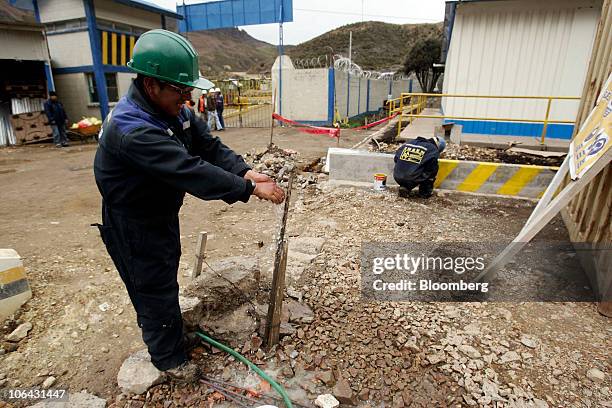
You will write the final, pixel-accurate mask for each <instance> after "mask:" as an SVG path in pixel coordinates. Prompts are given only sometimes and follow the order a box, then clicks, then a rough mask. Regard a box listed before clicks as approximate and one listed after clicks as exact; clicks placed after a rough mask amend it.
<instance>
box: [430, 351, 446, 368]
mask: <svg viewBox="0 0 612 408" xmlns="http://www.w3.org/2000/svg"><path fill="white" fill-rule="evenodd" d="M444 358H445V356H444V352H443V351H440V352H438V353H434V354H430V355H428V356H427V361H429V364H431V365H434V364H438V363H439V362H440V361H444Z"/></svg>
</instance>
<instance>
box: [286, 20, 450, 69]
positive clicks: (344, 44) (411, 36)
mask: <svg viewBox="0 0 612 408" xmlns="http://www.w3.org/2000/svg"><path fill="white" fill-rule="evenodd" d="M351 31H352V32H353V61H354V62H355V63H356V64H357V65H359V66H361V68H363V69H367V70H393V69H399V68H401V66H402V65H403V62H404V58H406V55H407V54H408V52H409V51H410V48H412V46H413V45H414V44H415V42H416V41H418V40H419V39H425V38H431V37H437V38H440V39H441V38H442V23H435V24H405V25H400V24H389V23H382V22H377V21H367V22H363V23H355V24H349V25H345V26H342V27H339V28H336V29H335V30H332V31H329V32H327V33H325V34H322V35H320V36H318V37H315V38H313V39H312V40H309V41H306V42H304V43H302V44H299V45H298V46H296V47H295V48H294V49H292V50H290V51H289V52H288V54H289V55H290V56H291V58H292V59H301V58H312V57H318V56H322V55H325V54H329V53H330V50H329V48H327V46H329V47H331V48H333V50H334V54H342V55H343V56H348V48H349V32H351Z"/></svg>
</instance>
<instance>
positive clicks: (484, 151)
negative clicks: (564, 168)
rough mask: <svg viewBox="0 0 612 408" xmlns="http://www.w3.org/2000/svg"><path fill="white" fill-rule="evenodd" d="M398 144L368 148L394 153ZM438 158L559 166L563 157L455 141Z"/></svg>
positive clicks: (383, 144) (399, 144)
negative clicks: (542, 155)
mask: <svg viewBox="0 0 612 408" xmlns="http://www.w3.org/2000/svg"><path fill="white" fill-rule="evenodd" d="M400 146H401V143H391V144H387V143H379V144H378V145H376V144H374V145H370V146H369V148H368V149H369V150H370V151H376V152H381V153H395V152H396V150H397V149H398V148H399V147H400ZM440 158H442V159H450V160H469V161H481V162H490V163H508V164H531V165H537V166H560V165H561V163H562V162H563V157H540V156H536V155H530V154H527V153H521V152H513V151H509V150H504V149H494V148H489V147H477V146H470V145H467V144H462V145H458V144H455V143H448V144H447V145H446V150H445V151H444V152H443V153H442V155H441V156H440Z"/></svg>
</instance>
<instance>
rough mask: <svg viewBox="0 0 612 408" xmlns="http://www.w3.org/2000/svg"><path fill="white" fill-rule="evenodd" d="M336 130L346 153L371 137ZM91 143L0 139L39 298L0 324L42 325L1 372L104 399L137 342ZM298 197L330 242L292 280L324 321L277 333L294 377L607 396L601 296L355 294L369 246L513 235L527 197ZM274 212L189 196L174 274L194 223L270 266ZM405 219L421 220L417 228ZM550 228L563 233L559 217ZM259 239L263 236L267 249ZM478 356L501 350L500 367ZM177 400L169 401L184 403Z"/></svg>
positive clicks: (10, 238) (299, 146)
mask: <svg viewBox="0 0 612 408" xmlns="http://www.w3.org/2000/svg"><path fill="white" fill-rule="evenodd" d="M219 135H220V136H222V138H223V140H224V142H225V143H226V144H228V145H229V146H231V147H232V148H234V149H235V150H237V151H239V152H242V153H244V152H246V151H248V150H251V149H255V148H258V147H264V146H266V145H267V143H268V141H269V130H268V129H247V130H234V129H230V130H227V131H225V132H222V133H219ZM275 135H276V137H275V143H276V144H278V145H280V146H281V147H283V148H291V149H294V150H297V151H298V152H299V153H300V156H299V158H300V159H302V160H304V161H305V162H307V161H309V160H312V159H315V158H318V157H321V156H324V155H325V152H326V150H327V148H328V147H330V146H335V145H336V142H335V141H334V140H332V139H329V138H327V137H323V136H312V135H306V134H303V133H299V132H296V131H294V130H290V129H278V130H276V132H275ZM342 135H343V139H342V140H341V146H342V147H350V146H352V145H353V144H355V143H356V142H357V141H359V140H361V139H362V138H363V137H364V136H365V135H364V134H363V133H356V132H349V131H343V133H342ZM94 153H95V145H75V146H73V147H70V148H67V149H61V150H57V149H55V148H51V147H49V146H40V147H39V146H31V147H26V148H18V149H14V148H9V149H0V191H1V195H2V199H1V200H0V219H1V220H2V224H1V225H0V247H2V248H14V249H16V250H17V251H18V252H19V253H20V255H21V256H22V257H23V258H24V265H25V267H26V271H27V274H28V278H29V280H30V284H31V286H32V289H33V293H34V297H33V298H32V299H31V300H30V301H29V302H28V304H27V305H26V307H24V308H23V310H22V312H21V313H20V314H19V316H18V320H17V321H12V322H10V323H9V324H7V325H5V326H4V327H2V329H1V330H0V336H1V337H3V336H4V335H5V334H6V333H7V332H9V331H10V330H12V329H13V328H14V327H15V326H16V324H18V323H19V322H21V321H29V322H32V323H33V325H34V328H33V330H32V331H31V332H30V334H29V335H28V337H27V338H26V339H25V340H23V341H22V342H21V343H19V347H18V349H17V350H16V351H13V352H9V353H7V354H5V355H4V356H2V357H0V374H4V375H5V376H6V378H7V381H6V384H5V385H6V386H33V385H38V384H40V383H42V381H44V380H45V379H46V378H47V377H48V376H49V375H53V376H55V377H57V382H56V384H55V386H56V387H62V386H65V387H68V388H69V389H70V390H72V391H79V390H81V389H87V390H88V391H89V392H91V393H93V394H96V395H99V396H101V397H103V398H108V401H109V403H110V402H113V401H114V398H115V396H116V395H117V394H119V390H118V388H117V385H116V375H117V371H118V369H119V366H120V365H121V363H122V362H123V360H124V359H125V358H126V357H127V356H128V355H129V354H131V353H132V352H134V351H135V350H138V349H141V348H143V343H142V341H141V339H140V333H139V330H138V327H137V326H136V323H135V316H134V312H133V310H132V307H131V305H130V303H129V301H128V298H127V295H126V293H125V290H124V288H123V286H122V284H121V282H120V280H119V278H118V276H117V273H116V271H115V269H114V267H113V265H112V262H111V261H110V259H109V257H108V255H107V253H106V251H105V250H104V247H103V245H102V243H101V241H100V238H99V235H98V233H97V231H95V230H94V228H91V227H89V224H90V223H92V222H98V221H99V206H100V199H99V194H98V192H97V189H96V187H95V183H94V180H93V174H92V159H93V155H94ZM294 199H295V201H294V203H293V205H292V216H291V219H290V221H289V226H290V227H289V234H290V235H291V236H292V237H294V238H295V237H318V238H322V239H323V240H324V241H325V244H324V245H323V249H322V251H321V254H320V255H319V256H318V257H317V258H316V260H315V261H314V262H313V263H312V264H310V265H309V266H308V267H307V268H305V270H304V271H303V274H302V277H301V278H300V280H299V283H297V284H295V286H296V288H297V289H299V290H300V291H301V292H302V293H303V295H304V298H305V301H306V303H307V304H308V305H309V306H311V307H312V309H313V311H314V313H315V320H314V322H313V323H311V324H304V325H302V326H301V327H300V328H299V329H300V330H299V331H298V332H297V333H296V334H294V335H292V336H288V337H286V338H285V339H284V340H283V345H282V347H283V350H285V351H286V352H287V353H286V355H290V354H291V351H297V352H298V357H297V358H296V359H294V360H295V361H294V362H293V365H294V366H293V368H292V369H291V370H289V371H291V374H290V376H291V377H292V376H293V375H294V374H295V373H297V372H298V371H299V369H300V367H301V368H304V367H310V369H315V370H330V369H331V370H334V372H341V373H343V375H344V377H345V378H346V379H347V381H349V384H350V387H351V388H352V392H353V393H354V396H355V397H356V400H357V401H362V403H363V404H365V401H368V400H370V401H373V402H376V403H378V404H380V403H382V402H385V401H386V403H387V404H388V406H390V405H391V404H392V403H393V404H395V406H403V405H401V404H404V405H405V406H411V405H413V406H432V401H433V405H435V406H450V405H453V406H460V405H467V404H472V403H474V404H477V405H483V404H484V402H486V401H487V400H486V399H485V400H482V401H481V402H479V399H478V397H477V396H476V394H478V393H480V394H479V395H480V396H481V397H482V396H486V393H484V394H483V388H484V389H486V390H487V392H488V393H489V394H491V387H492V386H491V385H490V383H492V384H493V385H494V386H495V387H497V388H494V390H496V392H497V393H498V394H499V395H500V396H501V397H503V398H504V399H506V400H509V399H510V396H514V397H515V398H514V400H513V401H518V402H517V404H519V402H520V401H523V402H524V403H525V406H529V405H528V404H531V405H532V406H540V407H543V406H547V405H543V404H549V405H548V406H585V407H595V406H606V405H605V404H606V403H608V404H609V401H610V400H612V397H611V396H610V386H611V383H610V376H609V374H606V375H607V377H606V379H605V381H603V382H601V383H594V382H592V381H591V380H589V379H587V377H586V371H587V370H589V369H591V368H598V369H599V370H601V371H603V372H604V373H609V372H610V355H609V350H610V346H611V344H610V340H609V339H610V335H611V334H612V329H611V327H610V324H609V321H608V320H606V319H605V318H603V317H601V316H599V315H598V314H597V312H596V310H595V307H594V306H593V305H592V304H588V303H566V304H551V303H547V304H534V303H527V304H495V305H491V306H490V307H489V306H485V305H480V304H456V305H449V304H434V303H431V304H428V303H405V304H404V303H402V304H398V303H390V302H388V303H382V304H376V303H374V304H372V303H365V302H362V301H361V300H360V297H359V296H360V292H359V286H358V282H359V279H360V272H359V249H360V245H361V243H362V242H364V241H368V240H398V241H409V242H410V241H433V240H442V241H452V240H503V241H508V240H510V239H511V238H512V236H513V235H514V234H515V233H516V232H517V231H518V230H520V228H521V226H522V223H523V222H524V221H525V219H526V218H527V217H528V215H529V212H530V211H531V208H532V207H533V204H532V203H530V202H523V201H514V200H499V199H489V198H482V197H474V196H465V195H458V194H442V195H439V196H437V197H435V198H433V199H432V200H430V201H428V202H424V201H420V200H399V199H397V198H395V197H394V196H391V195H387V196H383V195H380V194H374V193H371V192H366V191H363V190H354V189H350V188H339V189H331V188H327V187H325V185H324V184H322V185H319V187H316V186H311V187H308V188H307V189H300V190H297V191H296V192H294ZM278 213H279V211H278V209H276V208H274V206H272V205H270V204H267V203H263V202H260V201H252V202H250V203H248V204H236V205H233V206H227V205H225V204H223V203H220V202H202V201H200V200H197V199H194V198H192V197H187V199H186V201H185V205H184V207H183V209H182V211H181V215H180V217H181V237H182V250H183V257H182V260H181V267H180V272H179V274H180V281H181V282H182V281H184V280H185V278H184V276H183V275H184V274H185V273H186V272H187V271H188V270H189V269H190V267H191V257H192V255H193V249H194V247H195V244H196V239H197V233H198V231H208V233H209V243H208V247H207V253H208V255H209V257H210V259H211V260H214V259H218V258H222V257H226V256H232V255H248V256H256V257H258V258H259V259H260V260H262V261H263V262H262V264H263V265H262V266H263V271H264V272H269V267H270V261H271V254H272V244H273V242H272V240H273V234H274V231H275V228H276V224H275V222H276V220H277V218H278ZM408 219H417V220H418V222H416V223H412V224H410V225H407V224H406V221H407V220H408ZM543 234H544V235H546V236H547V237H554V238H557V239H566V238H567V237H566V233H565V229H564V226H563V224H562V223H561V222H560V221H559V220H558V219H557V220H556V221H555V222H554V223H553V224H552V225H550V226H549V227H547V229H546V230H545V232H544V233H543ZM258 241H263V242H264V246H263V247H262V248H260V247H259V245H258V244H257V242H258ZM523 335H527V336H530V338H535V339H536V342H537V346H536V348H535V349H531V348H527V347H526V346H524V345H523V344H522V343H521V338H522V336H523ZM461 345H470V346H472V347H474V348H475V349H476V350H477V351H478V352H479V353H480V354H481V355H482V356H483V358H468V357H466V356H464V355H461V354H460V353H459V352H458V351H457V350H458V348H459V346H461ZM464 349H465V348H464ZM470 350H471V349H470ZM509 351H516V352H517V353H518V355H519V359H518V360H515V361H511V362H502V360H503V359H502V356H503V355H505V354H506V353H507V352H509ZM484 356H491V362H488V360H487V358H484ZM220 358H221V357H217V359H220ZM437 358H439V360H438V361H437V362H435V363H432V361H435V360H436V359H437ZM474 360H479V361H480V362H475V361H474ZM222 361H223V362H224V364H226V365H229V366H230V367H235V365H233V363H230V362H228V361H227V360H224V359H222ZM272 363H274V364H275V365H276V366H277V367H282V366H283V365H286V364H288V360H280V359H277V358H276V357H273V358H271V360H270V364H272ZM313 363H316V366H313ZM296 367H297V368H296ZM487 370H488V371H487ZM295 375H296V377H298V376H297V374H295ZM289 379H290V378H289V377H287V378H285V379H284V381H289ZM485 380H486V381H485ZM484 384H487V385H486V386H485V385H484ZM299 385H300V384H296V386H299ZM159 387H165V386H159ZM159 387H158V388H159ZM305 387H306V388H307V392H310V391H312V392H330V391H331V386H330V387H328V386H326V385H324V384H319V385H318V386H317V387H316V388H314V389H312V387H311V386H310V385H307V386H305ZM487 387H489V388H487ZM302 388H304V387H302ZM160 389H161V388H160ZM183 391H184V392H187V391H189V392H191V390H183ZM400 396H401V401H400V398H399V397H400ZM176 398H177V399H175V400H174V401H175V405H173V406H176V405H179V406H181V404H180V403H179V401H181V399H180V398H179V396H177V397H176ZM183 401H184V400H183ZM394 401H395V402H394ZM536 403H537V404H540V405H534V404H536ZM124 405H125V404H123V405H122V404H118V405H117V406H124ZM151 405H152V406H164V405H163V404H162V403H161V402H160V403H152V404H151ZM192 405H193V406H197V405H198V400H194V401H192ZM516 406H521V405H516ZM608 406H611V405H608Z"/></svg>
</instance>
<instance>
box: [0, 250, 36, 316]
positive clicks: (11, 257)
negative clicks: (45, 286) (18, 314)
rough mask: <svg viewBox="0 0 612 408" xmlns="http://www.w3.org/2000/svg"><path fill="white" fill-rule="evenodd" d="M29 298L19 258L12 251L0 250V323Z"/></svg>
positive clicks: (29, 291) (28, 287)
mask: <svg viewBox="0 0 612 408" xmlns="http://www.w3.org/2000/svg"><path fill="white" fill-rule="evenodd" d="M31 297H32V291H31V290H30V285H29V283H28V280H27V279H26V274H25V269H24V267H23V263H22V262H21V257H20V256H19V254H18V253H17V252H16V251H15V250H13V249H0V321H3V320H4V319H6V318H7V317H9V316H10V315H11V314H13V313H15V311H16V310H17V309H19V308H20V307H21V305H23V304H24V303H25V302H27V301H28V299H30V298H31Z"/></svg>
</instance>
